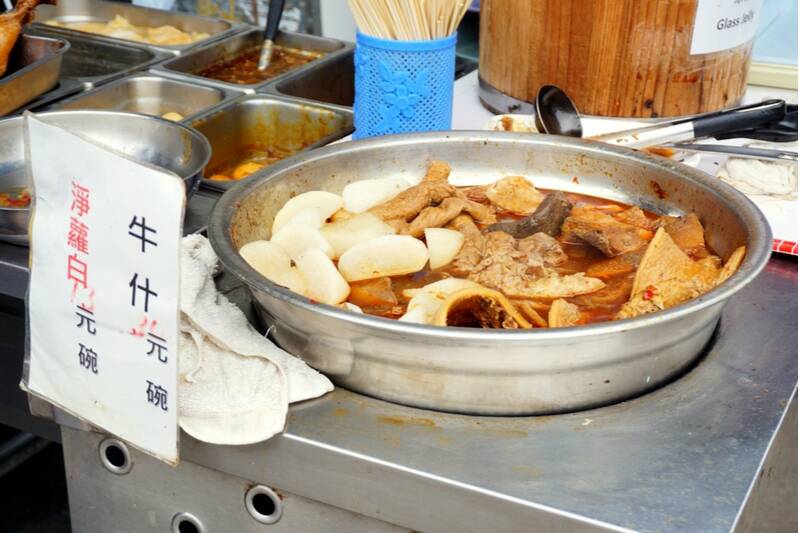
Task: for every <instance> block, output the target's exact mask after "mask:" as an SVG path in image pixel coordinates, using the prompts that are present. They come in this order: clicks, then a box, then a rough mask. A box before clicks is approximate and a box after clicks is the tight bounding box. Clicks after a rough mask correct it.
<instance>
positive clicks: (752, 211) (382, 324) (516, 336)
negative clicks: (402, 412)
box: [208, 131, 772, 343]
mask: <svg viewBox="0 0 800 533" xmlns="http://www.w3.org/2000/svg"><path fill="white" fill-rule="evenodd" d="M523 138H524V139H525V140H526V142H525V144H526V145H527V147H534V146H537V145H538V146H559V147H575V148H580V149H581V151H582V152H583V153H586V152H588V153H590V154H591V153H597V154H609V153H611V154H615V155H617V156H618V157H621V158H625V159H629V160H631V159H632V160H635V161H638V162H641V163H642V164H646V165H650V166H656V167H661V168H662V169H665V170H670V171H673V172H674V171H679V172H680V174H681V175H682V176H683V177H684V178H686V179H689V180H691V181H693V182H695V184H697V185H699V186H701V187H703V188H706V189H709V190H711V191H713V192H714V193H715V194H718V195H720V196H722V197H724V198H725V199H726V200H728V201H729V202H731V203H733V204H734V205H736V207H737V209H738V215H739V217H740V218H741V219H742V220H743V221H744V223H745V225H746V226H747V227H748V228H750V229H751V233H750V235H748V243H747V245H748V248H747V255H746V257H745V259H744V261H743V262H742V265H741V266H740V268H739V270H738V271H737V272H736V273H735V274H734V275H733V276H731V278H729V279H728V280H727V281H726V282H724V283H723V284H721V285H720V286H718V287H716V288H714V289H713V290H711V291H709V292H708V293H706V294H704V295H702V296H700V297H698V298H694V299H692V300H690V301H688V302H686V303H684V304H681V305H678V306H675V307H673V308H670V309H666V310H663V311H659V312H656V313H652V314H649V315H644V316H641V317H637V318H630V319H624V320H617V321H611V322H603V323H597V324H590V325H584V326H576V327H569V328H559V329H553V330H549V329H546V330H535V331H530V330H475V329H472V328H458V327H440V326H430V325H420V324H410V323H405V322H399V321H396V320H391V319H386V318H380V317H374V316H370V315H366V314H364V315H362V314H358V313H353V312H349V311H345V310H342V309H339V308H337V307H333V306H330V305H325V304H319V303H312V302H311V301H310V300H308V299H307V298H305V297H303V296H299V295H297V294H295V293H293V292H291V291H289V290H288V289H285V288H283V287H280V286H278V285H275V284H274V283H272V282H270V281H269V280H267V279H266V278H264V277H263V276H261V275H260V274H258V273H257V272H256V271H255V270H254V269H252V268H251V267H250V266H249V265H248V264H247V263H246V262H245V261H244V260H243V259H242V258H241V257H240V256H239V253H238V250H237V249H236V248H235V247H234V245H233V241H232V238H231V235H230V233H229V231H228V228H229V227H230V223H231V220H232V216H233V213H234V211H235V208H236V206H237V205H238V203H239V202H240V201H241V199H242V198H244V197H246V196H247V194H248V193H249V192H250V191H251V190H253V189H255V188H257V187H259V186H261V185H262V184H263V183H265V182H267V181H269V180H270V179H271V178H272V177H274V176H277V175H279V174H283V173H285V172H287V171H289V170H292V169H298V168H300V167H302V166H303V165H304V164H305V163H306V162H309V161H314V160H321V159H325V158H328V157H331V156H333V155H336V154H338V153H339V152H342V151H343V147H346V148H347V149H348V150H349V151H367V150H370V149H373V148H375V147H379V146H381V147H383V146H387V145H395V146H399V145H403V144H418V143H419V142H420V141H429V142H439V143H447V142H464V141H472V142H485V143H489V142H495V141H497V142H520V141H521V139H523ZM522 148H524V147H521V149H522ZM455 165H457V163H455ZM253 178H254V179H249V180H248V181H247V182H243V183H239V184H236V185H235V186H234V187H232V188H231V189H229V190H228V192H226V193H225V194H224V195H223V196H222V197H221V198H220V200H219V201H218V202H217V204H216V206H215V207H214V210H213V212H212V214H211V218H210V222H209V228H208V234H209V238H210V240H211V244H212V246H213V247H214V250H215V252H216V253H217V256H218V257H219V258H220V261H221V262H222V264H223V265H224V267H225V268H226V269H228V270H229V271H231V272H232V273H233V274H234V275H235V276H236V277H237V278H239V279H241V280H242V281H243V282H245V283H246V284H247V285H249V286H251V287H255V288H257V289H259V290H262V291H264V292H266V293H267V294H269V295H270V296H272V297H274V298H277V299H279V300H283V301H286V302H289V303H290V304H292V305H295V306H298V307H301V308H303V309H305V310H308V311H312V312H315V313H319V314H322V315H325V316H328V317H331V318H336V319H339V320H343V321H346V322H349V323H352V324H356V325H360V326H366V327H370V328H375V329H378V330H384V331H387V332H392V333H395V334H401V335H414V336H419V337H430V338H437V339H453V340H455V339H458V340H460V341H463V340H469V341H486V342H493V341H501V342H520V343H523V342H528V341H532V340H536V341H550V340H552V341H563V340H565V339H570V338H579V337H590V336H598V335H608V334H614V333H621V332H625V331H631V330H636V329H642V328H647V327H651V326H653V325H657V324H659V323H661V322H665V321H669V320H672V319H678V318H681V317H685V316H686V315H689V314H692V313H695V312H697V311H699V310H702V309H706V308H709V307H712V306H714V305H715V304H718V303H720V302H722V301H723V300H725V299H727V298H729V297H730V296H731V295H733V294H734V293H736V292H737V291H739V290H740V289H741V288H742V287H744V286H745V285H747V284H748V283H750V282H751V281H752V280H753V279H754V278H755V277H756V276H757V275H758V274H759V273H760V272H761V270H762V269H763V268H764V266H765V265H766V263H767V261H768V260H769V257H770V254H771V250H772V234H771V231H770V228H769V224H768V222H767V220H766V218H765V217H764V215H763V213H762V212H761V211H760V210H759V209H758V207H757V206H756V205H755V204H753V202H752V201H750V200H749V199H748V198H747V197H746V196H745V195H743V194H742V193H740V192H739V191H737V190H736V189H734V188H733V187H731V186H730V185H727V184H726V183H724V182H722V181H721V180H718V179H715V178H712V177H711V176H709V175H707V174H705V173H703V172H701V171H698V170H696V169H694V168H692V167H689V166H687V165H683V164H681V163H677V162H674V161H671V160H667V159H664V158H661V157H658V156H652V155H649V154H646V153H643V152H639V151H636V150H631V149H628V148H622V147H617V146H611V145H607V144H603V143H599V142H594V141H589V140H584V139H573V138H568V137H559V136H553V135H530V136H528V135H525V136H523V135H522V134H519V133H509V132H486V131H459V132H430V133H415V134H403V135H393V136H387V137H381V138H373V139H363V140H359V141H353V142H352V143H347V144H344V143H343V144H339V145H333V146H328V147H325V148H321V149H317V150H314V151H312V152H307V153H304V154H300V155H296V156H293V157H291V158H288V159H286V160H284V161H281V162H279V163H277V164H275V165H272V166H271V167H269V169H265V170H264V171H260V172H258V173H256V174H255V175H254V176H253Z"/></svg>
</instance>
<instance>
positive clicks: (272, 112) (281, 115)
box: [189, 95, 353, 191]
mask: <svg viewBox="0 0 800 533" xmlns="http://www.w3.org/2000/svg"><path fill="white" fill-rule="evenodd" d="M189 124H190V125H191V126H192V127H193V128H195V129H197V131H199V132H200V133H202V134H203V135H205V136H206V138H207V139H208V140H209V142H210V143H211V149H212V154H211V161H209V163H208V166H207V167H206V168H207V172H206V175H209V173H211V172H214V171H215V169H216V168H218V167H219V166H220V165H225V164H227V163H229V162H230V161H231V159H234V158H241V157H242V156H243V155H244V152H246V151H247V149H248V147H249V148H252V147H264V146H270V145H273V146H279V147H281V148H284V149H287V150H291V151H293V152H301V151H304V150H310V149H312V148H316V147H319V146H324V145H326V144H328V143H331V142H333V141H335V140H336V139H341V138H342V137H344V136H345V135H347V134H349V133H350V132H351V131H353V112H352V111H351V110H350V109H347V108H344V107H339V106H333V105H328V104H317V103H312V102H304V101H301V100H295V99H288V98H280V97H275V96H266V95H246V96H242V97H240V98H238V99H236V100H234V101H231V102H227V103H224V104H222V105H221V106H219V107H217V108H215V109H212V110H210V111H209V112H208V113H205V114H203V115H201V116H199V117H197V118H195V119H194V120H191V121H189ZM247 179H249V178H245V180H247ZM242 181H244V180H242ZM236 183H238V182H232V181H215V180H209V179H205V178H203V180H202V184H203V186H204V187H208V188H211V189H216V190H222V191H224V190H227V189H229V188H231V187H232V186H233V185H235V184H236Z"/></svg>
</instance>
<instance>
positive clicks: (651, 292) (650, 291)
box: [642, 285, 656, 300]
mask: <svg viewBox="0 0 800 533" xmlns="http://www.w3.org/2000/svg"><path fill="white" fill-rule="evenodd" d="M655 295H656V288H655V287H653V286H652V285H648V286H647V288H646V289H645V290H644V293H643V294H642V299H643V300H652V299H653V296H655Z"/></svg>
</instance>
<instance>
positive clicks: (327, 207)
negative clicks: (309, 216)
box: [272, 191, 342, 234]
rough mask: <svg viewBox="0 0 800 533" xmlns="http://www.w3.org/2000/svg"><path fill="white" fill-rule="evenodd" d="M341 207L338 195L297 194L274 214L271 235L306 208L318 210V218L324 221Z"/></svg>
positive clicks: (311, 192)
mask: <svg viewBox="0 0 800 533" xmlns="http://www.w3.org/2000/svg"><path fill="white" fill-rule="evenodd" d="M340 207H342V197H341V196H339V195H338V194H333V193H332V192H325V191H308V192H304V193H303V194H298V195H297V196H295V197H294V198H292V199H291V200H289V201H288V202H286V203H285V204H284V205H283V207H281V209H280V211H278V212H277V213H276V214H275V221H274V222H273V223H272V233H273V234H274V233H276V232H277V231H278V230H279V229H281V228H282V227H283V226H285V225H286V223H287V222H289V221H290V220H291V219H292V218H293V217H294V216H295V215H296V214H297V213H299V212H300V211H303V210H305V209H308V208H315V209H319V212H320V216H322V219H323V220H326V219H327V218H328V217H329V216H331V215H332V214H334V213H335V212H336V210H338V209H339V208H340Z"/></svg>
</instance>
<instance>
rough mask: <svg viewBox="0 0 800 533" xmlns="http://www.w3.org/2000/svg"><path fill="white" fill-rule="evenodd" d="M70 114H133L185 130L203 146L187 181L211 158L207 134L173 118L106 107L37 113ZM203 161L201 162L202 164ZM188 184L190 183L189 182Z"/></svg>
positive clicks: (46, 116)
mask: <svg viewBox="0 0 800 533" xmlns="http://www.w3.org/2000/svg"><path fill="white" fill-rule="evenodd" d="M70 115H105V116H108V115H116V116H131V117H140V118H145V119H148V120H154V121H156V122H159V123H161V124H163V125H165V126H174V127H177V128H178V129H180V130H183V132H184V133H186V135H188V136H189V137H191V138H192V139H194V140H195V141H197V142H199V143H200V145H201V146H202V147H203V152H204V155H203V159H202V160H201V162H199V163H198V164H195V166H194V167H193V168H191V167H190V169H189V172H187V176H185V177H184V176H182V177H181V178H182V179H183V180H184V182H186V179H187V178H188V177H189V176H194V175H198V174H199V173H202V171H203V169H204V168H205V167H206V165H207V164H208V162H209V161H210V160H211V143H209V142H208V139H206V137H205V135H203V134H202V133H200V132H199V131H197V130H196V129H194V128H192V127H191V126H187V125H186V124H183V123H181V122H175V121H172V120H167V119H165V118H161V117H157V116H154V115H145V114H144V113H131V112H129V111H108V110H104V109H75V110H69V111H46V112H43V113H37V116H41V117H43V118H45V119H47V118H50V117H61V116H70ZM200 163H201V164H200ZM187 185H188V184H187ZM193 189H195V190H196V189H197V185H194V186H193ZM192 193H194V190H192V191H189V190H188V188H187V191H186V197H187V198H188V197H189V196H191V195H192Z"/></svg>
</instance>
